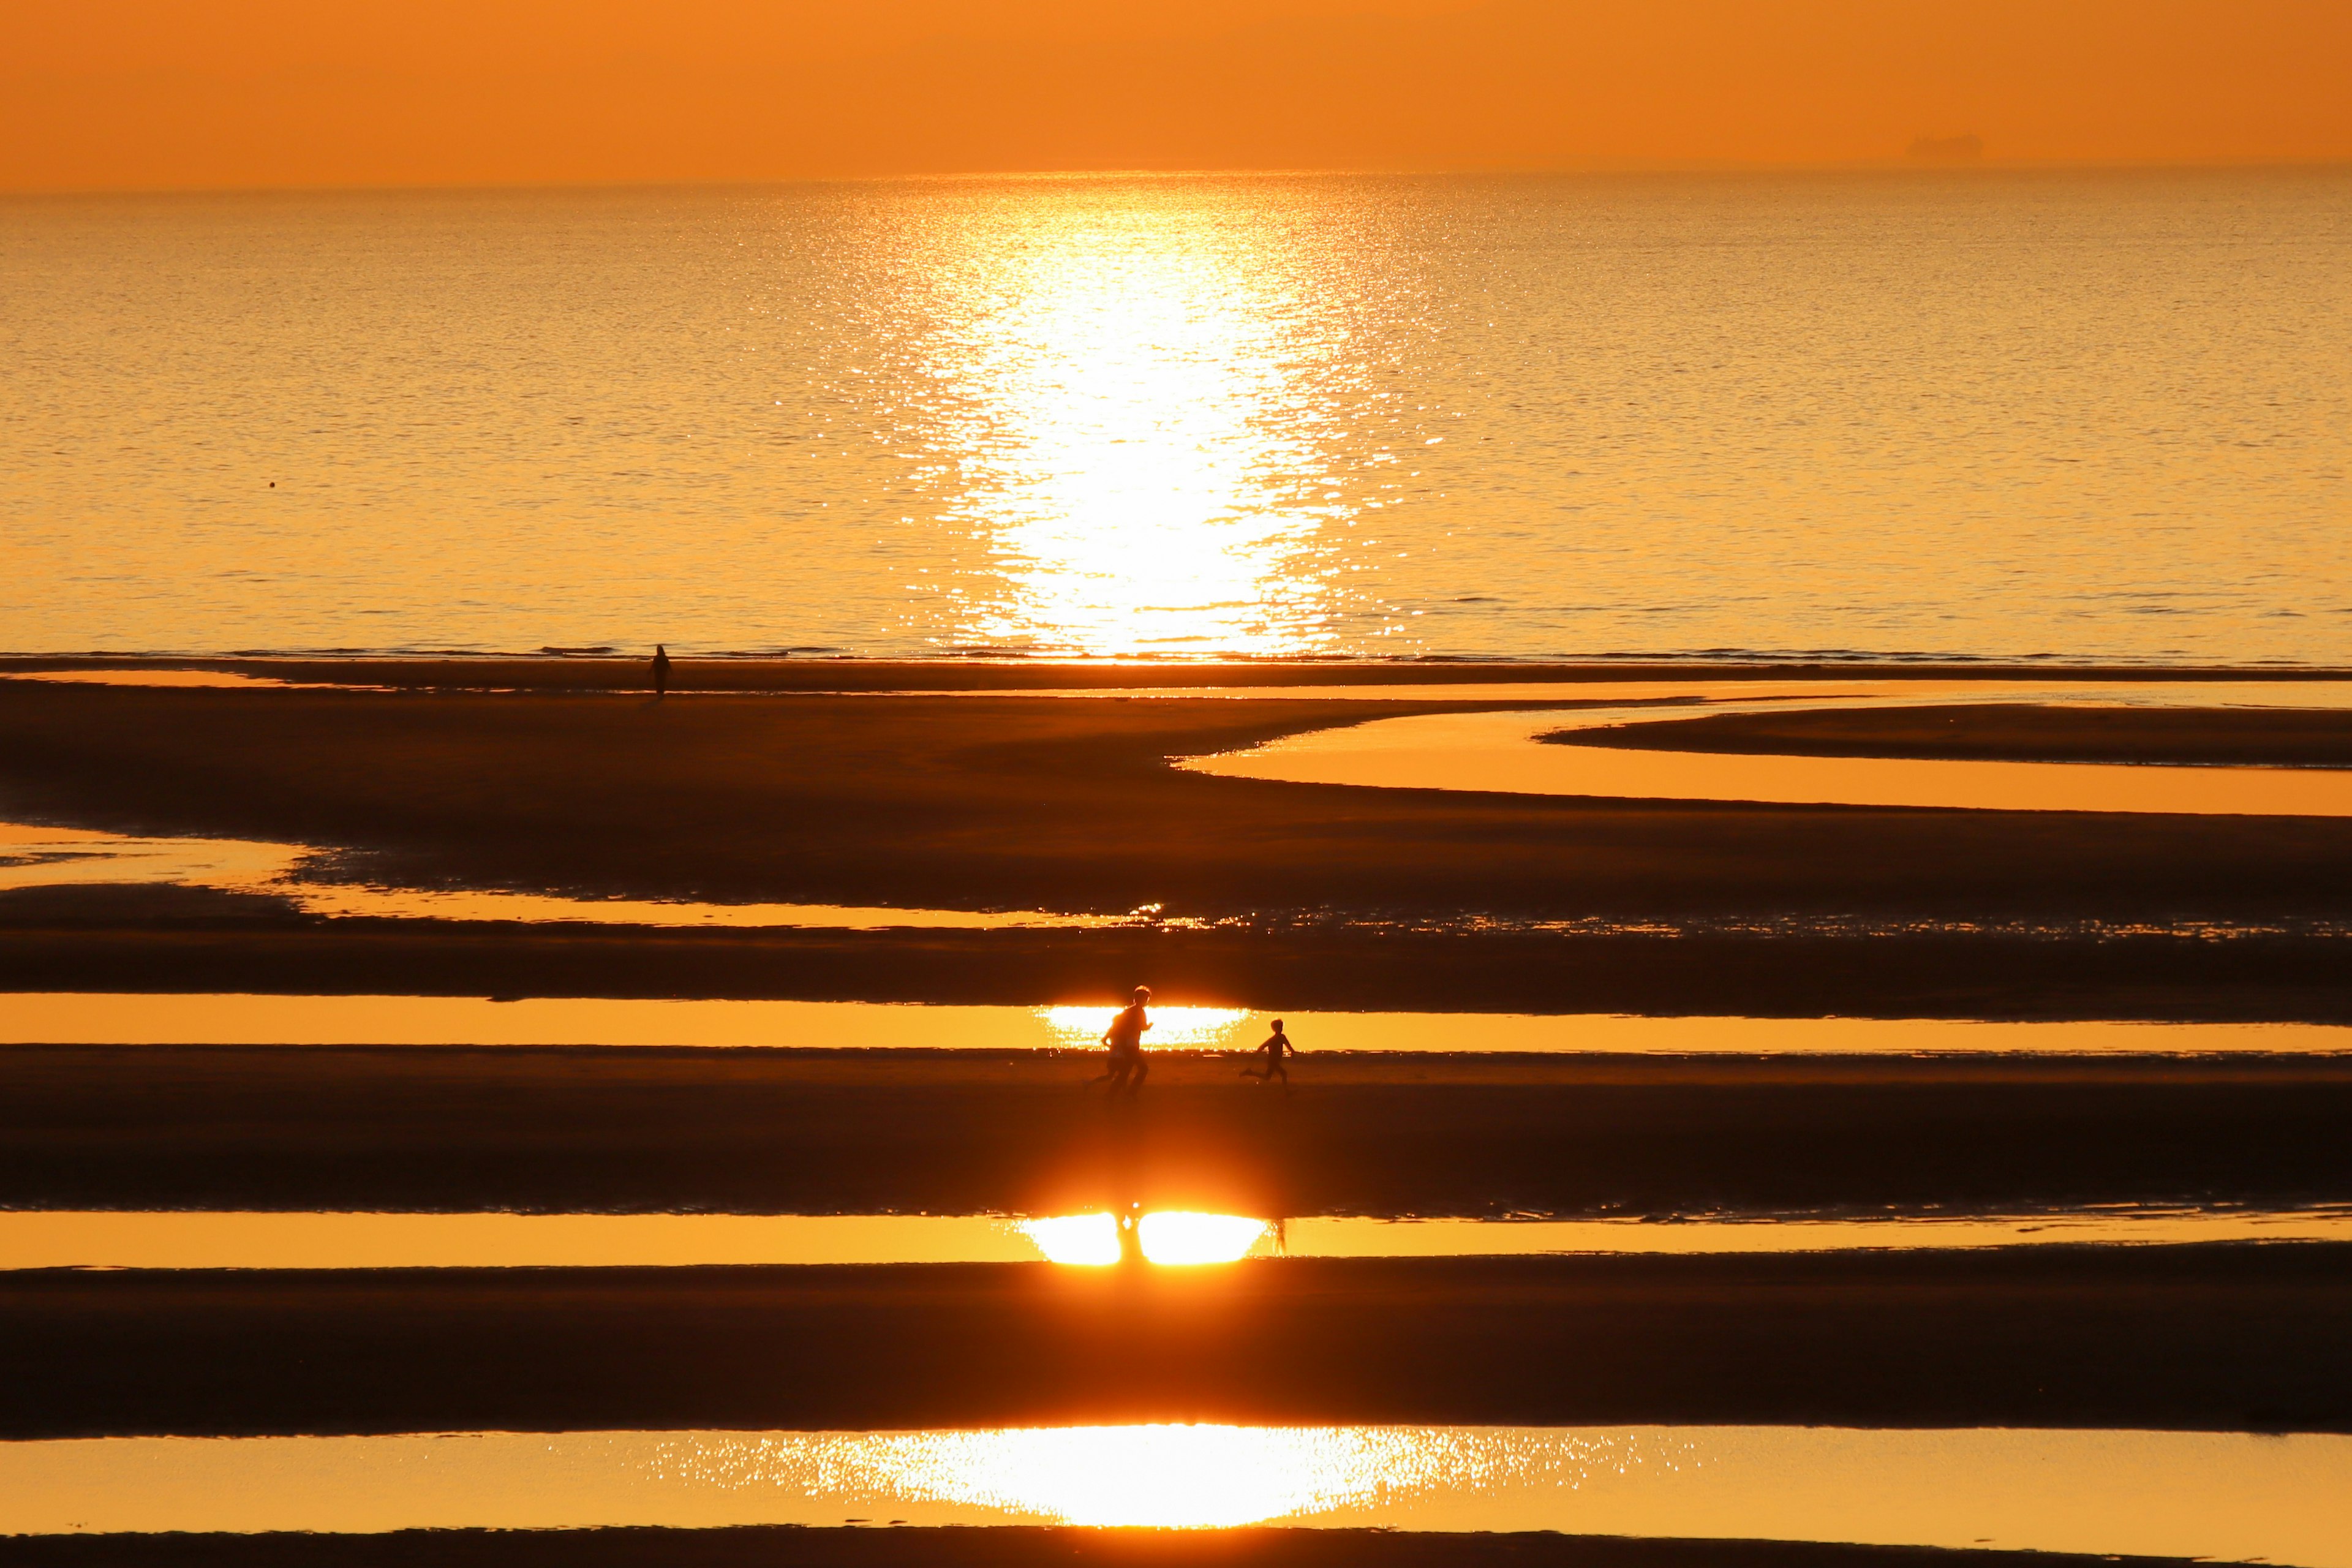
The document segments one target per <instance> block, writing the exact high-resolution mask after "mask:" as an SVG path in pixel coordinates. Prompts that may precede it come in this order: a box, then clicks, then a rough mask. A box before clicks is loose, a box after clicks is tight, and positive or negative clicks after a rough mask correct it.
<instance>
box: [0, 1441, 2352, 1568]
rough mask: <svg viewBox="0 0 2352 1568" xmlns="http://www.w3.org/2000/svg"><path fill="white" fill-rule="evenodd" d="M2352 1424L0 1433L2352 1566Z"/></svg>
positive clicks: (157, 1488) (11, 1520)
mask: <svg viewBox="0 0 2352 1568" xmlns="http://www.w3.org/2000/svg"><path fill="white" fill-rule="evenodd" d="M2347 1497H2352V1437H2343V1436H2284V1437H2268V1436H2246V1435H2242V1434H2236V1433H2212V1432H2137V1431H2036V1430H2005V1429H1960V1430H1948V1431H1854V1430H1846V1429H1841V1428H1822V1427H1786V1426H1631V1427H1613V1428H1557V1427H1496V1426H1302V1427H1251V1426H1110V1427H1102V1426H1093V1427H1087V1426H1076V1427H1033V1428H1020V1429H1012V1430H946V1431H901V1432H568V1433H498V1432H488V1433H455V1434H417V1435H413V1436H373V1437H243V1438H202V1437H195V1438H191V1437H100V1438H85V1439H71V1440H63V1441H45V1442H17V1443H0V1533H6V1534H12V1535H56V1534H96V1533H113V1532H139V1533H152V1532H158V1531H227V1532H242V1533H250V1532H257V1531H320V1532H328V1533H341V1534H355V1533H367V1532H374V1531H391V1530H414V1529H468V1528H470V1529H497V1530H557V1529H583V1528H593V1527H596V1526H619V1525H655V1526H669V1527H675V1528H690V1529H707V1528H710V1527H714V1526H723V1525H747V1524H803V1525H843V1524H873V1525H895V1524H904V1525H918V1526H921V1525H946V1524H962V1525H1008V1524H1076V1525H1101V1526H1110V1525H1129V1526H1146V1527H1159V1528H1167V1529H1214V1528H1223V1527H1233V1526H1237V1525H1244V1524H1269V1523H1270V1524H1283V1525H1292V1526H1303V1527H1318V1528H1327V1529H1338V1528H1349V1527H1353V1528H1365V1527H1371V1528H1381V1529H1395V1530H1409V1531H1562V1532H1566V1533H1570V1534H1590V1535H1623V1536H1647V1537H1664V1538H1683V1539H1743V1538H1744V1539H1753V1540H1769V1541H1797V1542H1856V1543H1866V1544H1874V1545H1886V1546H1932V1547H1948V1548H1959V1549H1966V1548H1970V1547H1991V1548H1999V1549H2004V1550H2011V1551H2041V1552H2085V1553H2116V1554H2134V1555H2137V1554H2145V1555H2150V1556H2167V1557H2205V1558H2214V1559H2221V1560H2225V1561H2240V1562H2252V1561H2266V1562H2269V1563H2292V1564H2300V1565H2302V1568H2352V1510H2347V1508H2346V1507H2345V1506H2344V1500H2345V1499H2346V1498H2347Z"/></svg>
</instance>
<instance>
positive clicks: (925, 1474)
mask: <svg viewBox="0 0 2352 1568" xmlns="http://www.w3.org/2000/svg"><path fill="white" fill-rule="evenodd" d="M1622 1446H1623V1445H1622V1444H1612V1443H1610V1442H1609V1441H1608V1440H1607V1439H1601V1440H1600V1441H1597V1442H1582V1443H1579V1442H1575V1441H1573V1440H1571V1441H1570V1444H1569V1445H1567V1450H1568V1451H1567V1452H1555V1451H1550V1450H1548V1449H1546V1448H1544V1447H1540V1446H1538V1445H1533V1444H1528V1443H1525V1442H1514V1441H1512V1440H1511V1438H1510V1437H1509V1436H1505V1435H1503V1434H1499V1433H1495V1432H1490V1431H1479V1430H1472V1429H1449V1428H1444V1427H1435V1428H1433V1427H1381V1426H1355V1427H1349V1426H1304V1427H1261V1426H1181V1425H1160V1426H1061V1427H1030V1428H1021V1429H1015V1430H1010V1431H934V1432H874V1433H812V1434H808V1435H806V1436H795V1437H793V1438H788V1439H781V1440H780V1439H776V1438H766V1437H762V1438H757V1439H752V1440H751V1441H750V1442H748V1443H730V1444H729V1445H727V1446H725V1447H718V1446H703V1445H699V1444H682V1445H680V1446H679V1447H678V1448H677V1450H675V1451H674V1452H672V1453H671V1454H669V1455H667V1456H665V1461H666V1462H665V1465H664V1468H666V1469H667V1470H668V1471H669V1473H671V1474H673V1475H676V1476H677V1477H678V1478H679V1479H686V1480H690V1481H698V1482H702V1483H705V1484H709V1483H712V1482H716V1483H718V1484H720V1485H726V1486H731V1487H749V1486H761V1485H782V1486H788V1487H792V1488H794V1489H804V1490H807V1491H810V1492H822V1493H828V1494H833V1495H835V1496H840V1497H843V1498H845V1499H861V1498H871V1499H873V1500H874V1501H875V1502H876V1504H877V1506H882V1505H886V1504H887V1505H892V1506H904V1505H906V1504H908V1503H948V1504H955V1505H961V1506H963V1507H966V1508H979V1509H983V1510H990V1511H991V1512H992V1513H994V1514H995V1515H996V1516H997V1517H999V1518H1001V1519H1002V1520H1003V1521H1005V1522H1045V1523H1055V1524H1074V1525H1102V1526H1127V1527H1140V1528H1145V1529H1164V1530H1169V1529H1172V1530H1219V1529H1229V1528H1232V1527H1234V1526H1235V1525H1244V1524H1256V1523H1262V1522H1265V1521H1269V1520H1281V1519H1292V1518H1298V1517H1302V1516H1312V1515H1327V1514H1330V1513H1333V1512H1335V1511H1338V1510H1352V1509H1361V1508H1368V1507H1373V1506H1378V1505H1382V1504H1395V1503H1397V1502H1400V1501H1403V1500H1410V1499H1412V1497H1414V1496H1415V1495H1416V1494H1420V1493H1424V1492H1429V1491H1432V1490H1434V1489H1441V1488H1443V1489H1464V1488H1475V1487H1478V1486H1482V1485H1492V1484H1496V1483H1498V1482H1509V1481H1523V1480H1527V1479H1538V1473H1540V1474H1541V1476H1542V1477H1543V1478H1545V1479H1549V1477H1550V1476H1551V1474H1552V1473H1553V1472H1557V1471H1561V1470H1564V1469H1572V1468H1577V1467H1580V1466H1589V1465H1592V1464H1595V1463H1599V1464H1601V1465H1603V1466H1613V1467H1617V1468H1622V1466H1623V1465H1624V1464H1625V1463H1626V1462H1627V1461H1628V1459H1630V1458H1634V1457H1635V1456H1634V1455H1633V1454H1632V1453H1631V1452H1630V1451H1629V1452H1627V1453H1618V1452H1615V1451H1614V1450H1615V1449H1616V1448H1617V1447H1622ZM1554 1447H1558V1446H1557V1445H1555V1446H1554ZM1563 1458H1569V1459H1570V1461H1571V1463H1570V1465H1566V1466H1564V1465H1563V1464H1562V1459H1563ZM1562 1479H1569V1482H1570V1485H1573V1484H1574V1482H1573V1479H1572V1478H1569V1477H1563V1478H1562Z"/></svg>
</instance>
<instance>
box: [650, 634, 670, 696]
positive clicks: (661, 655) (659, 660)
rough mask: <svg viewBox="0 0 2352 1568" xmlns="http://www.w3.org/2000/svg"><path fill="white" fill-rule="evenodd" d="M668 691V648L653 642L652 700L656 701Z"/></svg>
mask: <svg viewBox="0 0 2352 1568" xmlns="http://www.w3.org/2000/svg"><path fill="white" fill-rule="evenodd" d="M668 691H669V648H668V647H667V645H665V644H662V643H656V644H654V700H655V701H656V702H658V701H660V700H662V698H663V697H664V696H666V695H667V693H668Z"/></svg>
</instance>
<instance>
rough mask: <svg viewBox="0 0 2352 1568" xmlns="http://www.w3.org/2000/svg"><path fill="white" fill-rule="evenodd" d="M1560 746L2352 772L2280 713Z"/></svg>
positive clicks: (1576, 738) (1770, 717)
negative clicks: (2342, 769) (2315, 769)
mask: <svg viewBox="0 0 2352 1568" xmlns="http://www.w3.org/2000/svg"><path fill="white" fill-rule="evenodd" d="M1547 739H1548V740H1550V741H1552V742H1554V743H1557V744H1561V745H1576V746H1615V747H1623V748H1628V749H1632V750H1641V751H1665V752H1726V753H1731V754H1735V755H1768V756H1804V757H1896V758H1937V759H1946V760H1951V761H1958V762H2009V763H2172V764H2177V765H2213V766H2233V767H2296V768H2315V767H2316V768H2344V767H2352V720H2348V719H2347V715H2345V714H2344V713H2342V712H2320V711H2309V710H2275V709H2263V710H2252V709H2199V710H2179V709H2162V708H2036V707H2031V706H2027V705H2024V704H2020V703H1997V704H1987V705H1985V706H1982V707H1973V706H1951V707H1933V708H1907V709H1884V708H1881V709H1868V710H1855V711H1848V712H1840V711H1835V710H1830V711H1819V710H1816V711H1809V712H1790V713H1722V714H1716V715H1713V716H1711V717H1707V718H1699V719H1674V720H1666V721H1659V722H1652V723H1641V724H1628V725H1625V726H1623V727H1622V728H1618V729H1608V730H1576V731H1565V732H1563V733H1561V734H1559V735H1557V736H1549V737H1547Z"/></svg>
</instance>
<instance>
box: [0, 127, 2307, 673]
mask: <svg viewBox="0 0 2352 1568" xmlns="http://www.w3.org/2000/svg"><path fill="white" fill-rule="evenodd" d="M656 641H659V642H664V643H667V646H668V647H669V649H670V651H671V652H672V653H673V654H691V655H721V654H732V655H774V654H778V653H789V654H792V655H795V656H800V655H807V656H817V655H844V656H857V657H877V658H878V657H890V658H905V657H924V658H928V657H939V658H957V657H961V658H972V657H981V658H1015V657H1046V656H1068V655H1081V656H1088V657H1097V658H1179V659H1181V658H1208V657H1213V656H1225V657H1244V658H1356V659H1469V660H1536V659H1549V658H1691V659H1695V660H1704V659H1711V658H1750V657H1755V656H1774V657H1780V656H1798V657H1806V658H1938V659H1941V658H1958V659H1983V660H2011V659H2064V660H2082V661H2088V662H2095V663H2114V664H2118V665H2131V664H2174V663H2199V664H2209V663H2210V664H2231V665H2289V666H2295V665H2301V666H2343V665H2352V170H2345V169H2302V170H2270V171H2247V170H2200V171H2174V172H2163V171H2137V172H2063V171H2043V172H2032V171H2027V172H2017V171H1997V170H1956V171H1916V172H1899V173H1833V174H1616V175H1601V174H1587V175H1572V176H1571V175H1561V176H1535V175H1523V176H1521V175H1514V176H1500V175H1497V176H1476V177H1473V176H1448V177H1436V176H1428V177H1421V176H1414V177H1406V176H1367V175H1322V174H1296V175H1292V174H1260V175H1223V174H1201V175H1182V176H1173V175H1136V176H1108V175H1089V176H1067V177H1024V178H1002V179H984V178H959V179H928V180H908V181H895V182H862V183H830V184H793V185H775V186H764V187H749V186H730V187H696V188H676V189H583V190H552V191H546V190H536V191H462V192H457V191H400V192H366V193H311V194H299V193H298V194H283V193H279V194H236V195H151V196H120V195H110V196H85V197H38V198H9V199H6V200H5V201H0V650H5V651H13V652H18V653H84V652H98V651H105V652H117V653H150V654H184V655H200V654H221V653H231V652H298V651H300V652H312V651H322V650H335V651H352V652H394V653H425V652H433V651H441V650H457V651H473V652H532V651H537V650H541V649H558V650H592V649H614V650H619V651H625V652H642V651H644V650H646V649H649V648H650V647H651V646H652V645H653V644H654V643H656Z"/></svg>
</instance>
